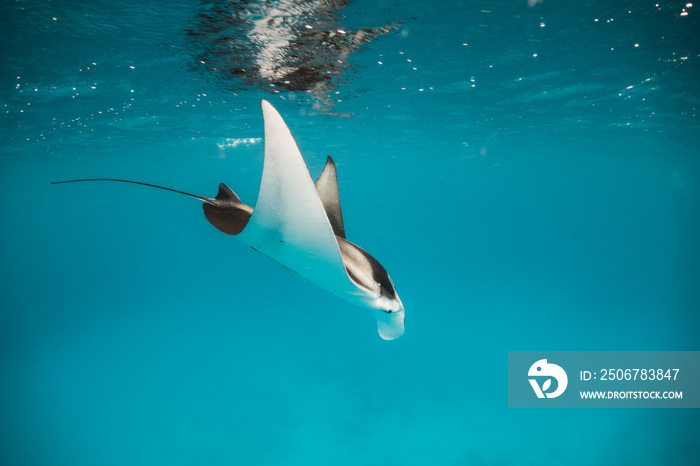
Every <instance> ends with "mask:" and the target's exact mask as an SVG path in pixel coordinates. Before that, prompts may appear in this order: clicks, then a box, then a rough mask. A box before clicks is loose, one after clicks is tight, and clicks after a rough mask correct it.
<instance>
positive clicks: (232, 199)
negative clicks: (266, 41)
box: [52, 100, 405, 340]
mask: <svg viewBox="0 0 700 466" xmlns="http://www.w3.org/2000/svg"><path fill="white" fill-rule="evenodd" d="M262 110H263V120H264V129H265V156H264V162H263V172H262V179H261V181H260V190H259V192H258V198H257V201H256V203H255V208H253V207H251V206H248V205H246V204H244V203H243V202H242V201H241V199H240V198H239V197H238V195H236V193H234V192H233V190H231V188H229V187H228V186H226V185H225V184H223V183H221V184H219V191H218V193H217V195H216V197H214V198H209V197H204V196H199V195H196V194H190V193H187V192H184V191H179V190H176V189H172V188H166V187H163V186H158V185H155V184H150V183H143V182H140V181H131V180H123V179H117V178H89V179H81V180H68V181H56V182H53V183H52V184H66V183H77V182H87V181H94V182H99V181H112V182H120V183H130V184H136V185H142V186H147V187H151V188H157V189H163V190H166V191H171V192H174V193H178V194H182V195H185V196H188V197H190V198H193V199H197V200H199V201H201V202H202V203H203V204H202V208H203V210H204V215H205V217H206V219H207V220H208V221H209V223H211V224H212V225H213V226H214V227H216V228H217V229H218V230H220V231H222V232H224V233H226V234H228V235H234V236H236V237H237V238H238V239H240V240H241V241H242V242H243V243H245V244H246V245H248V246H249V247H250V248H251V249H253V250H255V251H257V252H260V253H262V254H264V255H266V256H268V257H269V258H271V259H272V260H274V261H275V262H277V263H278V264H279V265H281V266H282V267H283V268H284V269H286V270H288V271H290V272H292V273H294V274H296V275H298V276H300V277H301V278H303V279H304V280H306V281H307V282H309V283H311V284H314V285H316V286H319V287H320V288H323V289H325V290H327V291H330V292H331V293H333V294H335V295H336V296H338V297H340V298H342V299H345V300H347V301H349V302H350V303H353V304H356V305H358V306H361V307H364V308H367V309H370V310H372V311H373V313H374V316H375V318H376V320H377V329H378V331H379V335H380V336H381V337H382V338H384V339H385V340H393V339H395V338H398V337H400V336H401V335H402V334H403V332H404V314H405V311H404V307H403V304H402V303H401V299H400V298H399V296H398V293H397V292H396V288H395V287H394V283H393V281H392V280H391V278H390V277H389V274H388V273H387V271H386V269H385V268H384V267H383V266H382V265H381V264H380V263H379V262H378V261H377V260H376V259H375V258H374V257H372V256H371V255H370V254H369V253H367V252H366V251H365V250H364V249H362V248H360V247H359V246H357V245H356V244H353V243H351V242H350V241H348V240H347V239H346V236H345V225H344V223H343V215H342V212H341V207H340V194H339V190H338V178H337V172H336V167H335V163H334V162H333V159H332V158H331V157H328V158H327V159H326V166H325V167H324V169H323V171H322V172H321V174H320V175H319V177H318V179H317V180H316V182H315V183H314V181H313V180H312V178H311V175H310V174H309V171H308V168H307V167H306V163H305V162H304V159H303V158H302V156H301V153H300V152H299V149H298V148H297V145H296V142H295V141H294V138H293V137H292V135H291V133H290V131H289V128H287V125H286V124H285V122H284V120H283V119H282V117H281V116H280V114H279V113H278V112H277V110H275V109H274V107H273V106H272V105H271V104H270V103H269V102H267V101H265V100H263V101H262Z"/></svg>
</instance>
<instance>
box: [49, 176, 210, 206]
mask: <svg viewBox="0 0 700 466" xmlns="http://www.w3.org/2000/svg"><path fill="white" fill-rule="evenodd" d="M83 181H117V182H119V183H131V184H140V185H142V186H149V187H151V188H158V189H164V190H165V191H172V192H174V193H178V194H184V195H185V196H189V197H192V198H195V199H199V200H200V201H202V202H206V203H207V204H212V205H215V202H214V200H213V199H210V198H208V197H203V196H197V195H196V194H190V193H186V192H184V191H178V190H177V189H171V188H166V187H164V186H158V185H156V184H150V183H142V182H140V181H130V180H118V179H116V178H86V179H82V180H66V181H52V182H51V184H62V183H82V182H83Z"/></svg>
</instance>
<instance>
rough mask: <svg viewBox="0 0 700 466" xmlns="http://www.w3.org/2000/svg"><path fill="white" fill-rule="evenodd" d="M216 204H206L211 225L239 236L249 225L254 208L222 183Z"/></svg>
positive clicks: (203, 206)
mask: <svg viewBox="0 0 700 466" xmlns="http://www.w3.org/2000/svg"><path fill="white" fill-rule="evenodd" d="M214 200H215V201H216V202H215V203H204V204H202V208H203V209H204V216H205V217H206V218H207V220H208V221H209V223H211V224H212V225H214V226H215V227H216V228H217V229H218V230H220V231H223V232H224V233H226V234H228V235H237V234H239V233H240V232H242V231H243V229H244V228H245V227H246V225H248V220H250V216H251V215H252V214H253V208H252V207H250V206H247V205H245V204H243V203H242V202H241V199H240V198H239V197H238V196H237V195H236V193H234V192H233V190H232V189H231V188H229V187H228V186H226V185H225V184H223V183H221V184H220V185H219V193H218V194H217V195H216V198H214Z"/></svg>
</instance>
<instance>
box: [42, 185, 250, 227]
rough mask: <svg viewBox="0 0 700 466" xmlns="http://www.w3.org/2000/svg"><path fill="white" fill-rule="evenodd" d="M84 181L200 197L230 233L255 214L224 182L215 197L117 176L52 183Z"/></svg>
mask: <svg viewBox="0 0 700 466" xmlns="http://www.w3.org/2000/svg"><path fill="white" fill-rule="evenodd" d="M83 181H116V182H119V183H131V184H140V185H141V186H148V187H149V188H158V189H163V190H165V191H172V192H174V193H178V194H184V195H185V196H189V197H191V198H194V199H198V200H200V201H202V202H204V204H203V205H202V207H203V208H204V216H205V217H206V218H207V220H208V221H209V223H211V224H212V225H214V226H215V227H216V228H217V229H219V230H220V231H223V232H224V233H226V234H228V235H237V234H239V233H240V232H241V231H243V229H244V228H245V227H246V225H247V224H248V220H250V216H251V215H252V214H253V208H252V207H250V206H247V205H245V204H243V203H242V202H241V199H240V198H239V197H238V196H237V195H236V193H234V192H233V190H231V188H229V187H228V186H226V185H225V184H223V183H221V184H220V185H219V192H218V194H217V195H216V197H215V198H213V199H212V198H210V197H204V196H197V195H196V194H190V193H186V192H184V191H178V190H177V189H171V188H166V187H164V186H158V185H156V184H150V183H142V182H141V181H130V180H119V179H116V178H86V179H82V180H66V181H54V182H52V183H51V184H62V183H81V182H83Z"/></svg>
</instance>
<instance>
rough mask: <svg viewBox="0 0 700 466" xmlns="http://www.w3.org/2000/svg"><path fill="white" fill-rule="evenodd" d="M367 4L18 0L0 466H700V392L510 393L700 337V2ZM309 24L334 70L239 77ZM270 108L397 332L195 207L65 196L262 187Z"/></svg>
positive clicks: (252, 191)
mask: <svg viewBox="0 0 700 466" xmlns="http://www.w3.org/2000/svg"><path fill="white" fill-rule="evenodd" d="M343 3H345V2H340V1H337V2H331V1H329V2H325V3H324V2H315V3H314V2H304V1H298V2H291V1H283V2H218V3H217V4H216V5H213V4H212V3H211V2H201V3H199V2H193V1H190V2H187V1H182V0H179V1H174V2H155V3H153V2H136V1H133V0H126V1H121V2H107V1H103V0H97V1H92V2H80V1H70V0H65V1H61V2H55V1H39V0H28V1H19V0H18V1H15V2H5V3H3V4H2V6H1V7H0V17H1V18H2V20H1V21H2V32H1V33H0V34H2V41H1V44H2V45H1V46H2V56H3V60H2V63H1V64H0V67H2V73H0V104H1V105H2V110H3V114H2V125H1V126H0V134H1V135H2V142H3V143H2V148H1V149H0V150H1V151H2V152H1V153H0V180H1V181H0V213H1V214H2V222H0V238H1V239H2V241H0V258H1V262H0V283H1V284H0V394H1V395H0V458H2V464H6V465H12V466H15V465H55V466H59V465H71V466H79V465H96V464H99V465H154V464H168V465H188V466H190V465H293V464H303V465H327V464H347V465H357V464H368V465H373V464H382V465H411V464H419V465H423V464H445V465H462V464H567V465H571V464H681V465H683V464H688V465H695V464H697V463H698V461H699V460H700V446H699V445H698V442H697V434H698V428H699V427H700V417H699V415H698V413H697V411H695V410H681V409H678V410H674V409H668V410H666V409H637V410H625V409H616V410H613V409H610V410H602V409H601V410H564V409H562V410H544V409H543V410H515V409H508V408H507V386H506V383H507V352H508V351H516V350H700V344H699V340H698V336H697V335H698V330H700V317H699V315H698V311H699V310H700V267H699V265H698V264H700V248H699V246H698V244H699V243H698V238H699V237H700V209H699V208H698V205H699V201H700V186H699V181H700V138H699V135H700V122H699V119H698V105H700V91H699V90H698V78H700V75H699V73H698V59H699V58H700V40H699V36H698V32H697V31H699V30H700V27H699V25H698V18H699V16H698V14H699V13H700V12H699V11H698V8H700V7H699V6H693V5H692V4H691V3H687V2H680V1H670V2H659V3H654V2H646V1H645V2H642V1H629V2H617V1H596V0H592V1H586V2H572V1H569V2H555V1H552V0H544V1H536V0H530V1H529V2H528V1H527V0H518V1H491V2H486V1H452V0H450V1H443V2H419V1H404V2H388V1H376V0H373V1H370V0H358V1H353V2H351V3H350V4H348V5H347V6H346V7H345V8H341V7H342V6H344V5H342V4H343ZM294 4H296V5H297V9H294V8H293V5H294ZM317 4H322V5H325V6H324V7H323V8H321V7H318V5H317ZM216 8H219V10H217V9H216ZM275 8H277V9H281V10H283V13H279V12H275V11H273V10H274V9H275ZM261 11H263V12H264V11H267V13H268V14H269V15H270V16H269V17H267V16H265V15H261V13H260V12H261ZM232 12H236V14H237V15H239V16H236V17H245V18H247V20H246V21H247V22H245V24H244V25H242V26H241V25H240V24H239V25H238V26H240V28H239V29H236V25H235V24H232V23H231V18H232V17H234V16H235V15H233V14H232ZM241 12H243V13H241ZM295 14H296V15H300V17H301V18H302V19H303V21H302V22H301V23H299V24H296V23H295V22H294V21H292V20H288V19H285V20H284V21H287V23H285V24H288V25H291V26H290V27H297V26H299V25H300V24H301V26H299V27H300V30H301V32H299V34H300V37H302V36H303V38H304V40H305V41H306V42H304V44H305V47H306V48H305V49H304V51H302V52H299V56H300V57H301V58H302V60H301V61H302V62H303V61H304V60H309V59H310V57H315V59H317V60H320V61H323V60H326V61H328V62H329V63H328V66H329V67H332V69H333V70H334V72H333V74H332V79H330V80H326V81H320V82H316V84H318V85H317V86H315V87H313V89H312V90H310V88H309V89H291V90H290V89H285V88H284V87H283V86H284V82H283V81H284V80H285V79H286V78H285V76H288V75H284V74H283V71H284V70H283V69H282V68H274V69H271V70H269V73H271V74H268V76H267V78H265V76H263V72H262V70H263V67H262V66H260V67H259V71H260V72H259V74H260V76H259V79H256V78H255V76H254V73H252V71H254V70H250V69H249V70H247V71H240V70H239V68H241V69H242V68H245V65H241V64H240V63H245V62H246V60H248V61H249V62H250V63H258V64H259V63H261V60H260V57H263V58H265V56H266V55H265V53H266V51H270V50H274V47H275V46H276V44H277V42H275V41H276V40H279V37H275V36H274V35H273V36H269V35H268V36H265V35H264V34H262V35H258V36H256V37H254V38H251V37H252V36H246V35H245V34H244V32H246V31H247V32H248V33H250V30H251V29H250V27H249V26H250V24H251V22H254V21H260V20H262V21H263V22H262V23H256V24H262V25H267V26H264V27H270V28H272V29H273V30H274V28H275V27H278V28H282V29H284V27H283V26H279V25H278V24H277V23H275V22H274V21H272V22H270V21H268V20H269V19H270V18H272V19H276V18H279V17H281V16H284V17H285V18H289V17H291V18H294V17H295V16H294V15H295ZM241 15H243V16H241ZM246 15H247V16H246ZM307 20H308V22H309V23H310V24H309V26H310V28H306V27H305V26H306V24H305V23H304V21H307ZM284 21H283V22H284ZM314 21H315V22H314ZM246 25H247V26H246ZM314 26H315V27H316V28H317V30H326V29H328V28H332V29H334V30H336V31H337V30H343V31H346V32H347V33H349V32H350V31H361V30H363V28H381V27H382V26H390V27H387V28H386V29H385V30H381V31H380V32H378V33H376V34H375V35H374V36H372V37H371V40H367V41H365V42H362V43H361V44H359V46H357V47H354V46H350V45H347V44H346V45H345V46H344V47H340V48H337V47H336V48H333V46H332V43H331V45H330V46H329V44H328V40H329V39H328V37H327V36H324V35H323V34H320V35H308V34H311V33H308V31H306V32H304V29H310V30H313V28H314ZM246 27H248V29H246ZM323 28H326V29H323ZM278 30H279V29H278ZM368 30H369V29H368ZM267 33H268V34H269V31H268V32H267ZM302 33H305V34H307V35H303V34H302ZM368 37H369V35H368ZM336 39H337V37H336ZM214 44H216V46H214ZM231 44H236V47H233V48H229V46H230V45H231ZM241 44H243V50H244V52H245V50H248V52H247V53H250V56H247V55H245V53H244V54H243V55H240V53H241V48H240V47H241ZM247 45H250V47H248V48H246V47H247ZM277 45H278V44H277ZM231 47H232V46H231ZM205 52H206V53H205ZM203 54H204V55H203ZM203 57H206V58H203ZM273 57H274V55H273ZM297 58H298V57H297ZM256 59H258V61H257V62H256V61H255V60H256ZM333 60H335V62H338V61H339V60H340V62H343V63H341V64H340V65H335V62H333ZM202 62H205V63H202ZM273 62H274V63H275V66H277V65H276V64H277V63H278V62H275V61H274V60H273ZM331 62H332V63H331ZM212 63H214V65H211V64H212ZM227 63H235V64H236V65H235V69H234V68H231V69H230V70H227V71H226V72H221V69H222V66H224V65H225V64H227ZM295 66H296V65H295ZM315 66H320V65H318V64H315ZM215 68H216V69H215ZM291 68H293V66H290V67H288V69H287V71H289V70H290V69H291ZM251 74H252V75H251ZM291 74H292V73H290V75H291ZM270 76H273V77H270ZM280 76H282V77H281V78H280ZM303 77H306V78H307V81H308V80H310V78H308V76H307V75H304V76H302V78H303ZM280 80H281V81H280ZM302 81H303V79H302ZM271 84H272V85H271ZM312 84H313V82H312ZM290 86H291V84H290ZM276 91H279V92H276ZM261 98H265V99H268V100H269V101H270V102H272V103H273V105H275V106H276V107H277V109H278V110H279V111H280V112H281V113H282V115H283V116H284V117H285V119H286V121H287V123H288V125H289V126H290V128H291V130H292V132H293V134H294V136H295V137H296V139H297V142H298V144H299V146H300V149H301V151H302V153H303V154H304V157H305V159H306V161H307V164H308V165H309V169H310V171H311V173H312V175H313V176H316V175H318V173H319V172H320V170H321V169H322V168H323V164H324V163H325V159H326V156H327V155H332V156H333V157H334V159H335V161H336V164H337V167H338V173H339V181H340V190H341V198H342V203H343V214H344V218H345V226H346V230H347V234H348V239H350V240H351V241H353V242H356V243H357V244H359V245H360V246H362V247H363V248H364V249H366V250H368V251H370V252H371V253H372V254H373V255H374V256H375V257H376V258H377V259H379V260H380V261H381V262H382V264H383V265H384V266H385V267H386V268H387V269H388V271H389V273H390V274H391V276H392V278H393V280H394V282H395V284H396V287H397V290H398V292H399V294H400V296H401V299H402V301H403V303H404V305H405V308H406V333H405V335H404V336H402V337H401V338H399V339H398V340H396V341H383V340H382V339H380V338H379V336H378V335H377V332H376V324H375V321H374V317H373V316H372V315H371V313H370V312H368V311H366V310H363V309H360V308H356V307H353V306H351V305H349V304H347V303H344V302H342V301H340V300H338V299H337V298H335V297H333V296H332V295H331V294H329V293H326V292H325V291H322V290H319V289H317V288H314V287H312V286H308V285H307V284H305V283H304V282H303V281H301V280H299V279H298V278H297V277H294V276H293V275H292V274H289V273H287V272H286V271H285V270H283V269H282V268H280V267H278V266H277V265H276V264H274V263H273V262H272V261H270V260H267V259H266V258H264V257H262V256H261V255H260V254H256V253H255V252H253V251H251V250H250V249H249V248H247V247H245V246H244V245H243V244H241V243H240V242H238V241H237V240H236V239H235V238H232V237H230V236H227V235H224V234H222V233H220V232H219V231H217V230H216V229H214V228H213V227H212V226H211V225H209V224H208V223H207V222H206V220H205V219H204V217H203V215H202V213H201V207H200V206H199V205H198V204H199V203H198V202H196V201H193V200H191V199H188V198H185V197H182V196H178V195H176V194H173V193H168V192H164V191H159V190H152V189H151V190H149V189H147V188H144V187H139V186H131V185H122V184H116V183H113V184H109V183H105V184H97V183H90V184H73V185H50V182H51V181H57V180H65V179H76V178H91V177H110V178H125V179H133V180H138V181H144V182H148V183H155V184H160V185H164V186H168V187H171V188H174V189H180V190H183V191H187V192H192V193H196V194H200V195H203V196H214V195H215V194H216V189H217V186H218V183H220V182H224V183H226V184H227V185H229V186H231V187H232V188H233V189H234V190H235V191H236V192H237V193H238V194H239V195H240V197H241V198H242V199H243V200H244V201H245V202H247V203H248V204H254V200H255V198H256V195H257V189H258V184H259V180H260V173H261V170H262V151H263V139H262V138H263V133H262V118H261V113H260V108H259V101H260V99H261Z"/></svg>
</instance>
